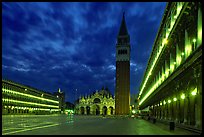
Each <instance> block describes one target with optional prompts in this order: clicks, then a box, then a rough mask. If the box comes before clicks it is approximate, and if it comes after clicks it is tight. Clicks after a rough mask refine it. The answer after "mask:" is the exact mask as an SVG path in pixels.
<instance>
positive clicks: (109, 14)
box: [2, 2, 166, 102]
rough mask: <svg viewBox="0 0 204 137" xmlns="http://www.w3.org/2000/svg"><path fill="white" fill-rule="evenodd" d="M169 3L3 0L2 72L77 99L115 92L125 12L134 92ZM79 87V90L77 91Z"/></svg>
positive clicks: (7, 76)
mask: <svg viewBox="0 0 204 137" xmlns="http://www.w3.org/2000/svg"><path fill="white" fill-rule="evenodd" d="M165 6H166V3H159V2H155V3H154V2H144V3H143V2H127V3H126V2H94V3H90V2H85V3H83V2H80V3H78V2H64V3H63V2H60V3H58V2H57V3H55V2H52V3H48V2H43V3H42V2H29V3H24V2H21V3H18V2H15V3H14V2H9V3H7V2H3V3H2V44H3V47H2V75H3V77H4V78H7V79H10V80H13V81H16V82H19V83H22V84H25V85H30V86H31V87H35V88H37V89H40V90H44V91H49V92H54V91H57V90H58V88H60V89H61V90H62V91H64V92H65V93H66V97H67V98H66V100H67V101H71V102H73V101H74V99H76V97H78V96H79V95H86V94H89V93H92V92H94V91H95V90H99V89H101V88H102V87H103V86H107V87H108V88H109V89H110V91H111V93H112V94H114V92H115V50H116V39H117V35H118V31H119V27H120V23H121V20H122V13H123V11H125V17H126V23H127V28H128V32H129V35H130V39H131V64H130V65H131V69H130V72H131V74H130V75H131V76H130V79H131V93H138V90H139V86H140V83H141V80H142V78H143V74H144V71H145V68H146V64H147V61H148V59H149V55H150V52H151V49H152V45H153V43H154V39H155V37H156V34H157V31H158V28H159V25H160V22H161V19H162V16H163V12H164V9H165ZM76 89H77V92H76Z"/></svg>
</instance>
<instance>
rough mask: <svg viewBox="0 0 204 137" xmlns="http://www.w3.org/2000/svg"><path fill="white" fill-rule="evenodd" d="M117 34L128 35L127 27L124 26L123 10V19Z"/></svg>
mask: <svg viewBox="0 0 204 137" xmlns="http://www.w3.org/2000/svg"><path fill="white" fill-rule="evenodd" d="M118 35H119V36H123V35H128V31H127V27H126V22H125V12H123V19H122V22H121V25H120V31H119V34H118Z"/></svg>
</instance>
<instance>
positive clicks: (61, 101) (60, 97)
mask: <svg viewBox="0 0 204 137" xmlns="http://www.w3.org/2000/svg"><path fill="white" fill-rule="evenodd" d="M54 95H55V96H56V97H57V98H58V100H59V108H60V109H61V112H64V110H65V93H64V92H62V91H61V90H60V88H59V90H58V92H55V93H54Z"/></svg>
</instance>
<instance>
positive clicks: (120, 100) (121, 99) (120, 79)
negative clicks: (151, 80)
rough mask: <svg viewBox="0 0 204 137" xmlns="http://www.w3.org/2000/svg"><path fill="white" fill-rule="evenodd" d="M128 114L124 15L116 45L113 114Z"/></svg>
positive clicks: (126, 45)
mask: <svg viewBox="0 0 204 137" xmlns="http://www.w3.org/2000/svg"><path fill="white" fill-rule="evenodd" d="M129 113H130V36H129V34H128V31H127V27H126V22H125V15H124V13H123V18H122V22H121V26H120V30H119V33H118V37H117V45H116V87H115V114H116V115H128V114H129Z"/></svg>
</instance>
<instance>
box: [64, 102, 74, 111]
mask: <svg viewBox="0 0 204 137" xmlns="http://www.w3.org/2000/svg"><path fill="white" fill-rule="evenodd" d="M74 107H75V105H74V104H72V103H70V102H65V109H70V110H74Z"/></svg>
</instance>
